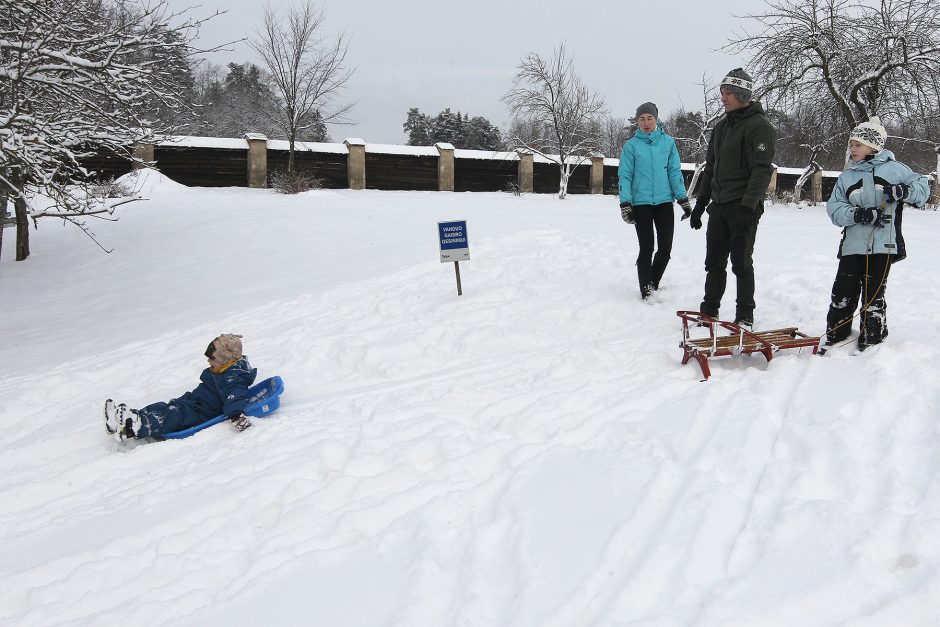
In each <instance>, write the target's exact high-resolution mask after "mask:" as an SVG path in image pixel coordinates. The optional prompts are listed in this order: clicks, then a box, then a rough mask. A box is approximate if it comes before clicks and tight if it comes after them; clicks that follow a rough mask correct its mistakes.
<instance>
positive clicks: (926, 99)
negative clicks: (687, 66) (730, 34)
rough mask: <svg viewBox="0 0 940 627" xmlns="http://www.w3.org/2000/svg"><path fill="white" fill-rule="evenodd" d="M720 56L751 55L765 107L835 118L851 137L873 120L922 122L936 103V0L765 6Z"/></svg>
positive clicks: (939, 65)
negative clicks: (916, 118) (806, 106)
mask: <svg viewBox="0 0 940 627" xmlns="http://www.w3.org/2000/svg"><path fill="white" fill-rule="evenodd" d="M747 17H748V18H750V19H751V20H753V23H756V24H757V25H758V27H757V28H756V29H754V31H753V32H747V31H744V32H741V33H739V34H737V35H736V36H735V37H734V38H733V39H731V41H729V43H728V44H727V45H726V46H725V48H724V49H725V50H726V51H730V52H732V53H736V54H737V53H741V54H747V55H750V56H751V58H750V62H749V67H751V68H752V69H753V70H754V72H755V73H756V75H757V76H759V77H760V82H761V84H762V85H763V87H762V88H761V92H760V95H762V98H763V100H764V101H765V103H769V105H770V106H774V107H776V108H779V109H782V110H790V109H792V108H793V107H794V106H795V105H797V104H799V103H807V102H808V103H813V104H814V105H816V106H819V107H824V108H826V109H829V110H832V111H835V112H838V114H839V115H840V116H841V118H842V119H843V120H844V124H845V130H846V131H847V130H849V129H851V128H853V127H854V126H856V125H857V124H859V123H860V122H864V121H866V120H868V119H869V118H870V117H871V116H872V115H875V114H878V115H880V116H881V117H882V119H884V118H886V117H889V118H890V117H894V118H902V117H906V116H911V115H921V116H924V115H927V114H929V112H930V111H931V110H935V108H936V103H937V100H938V96H940V3H938V2H937V1H936V0H881V1H879V2H859V1H858V0H769V1H768V2H767V9H766V10H765V11H763V12H761V13H756V14H753V15H749V16H747Z"/></svg>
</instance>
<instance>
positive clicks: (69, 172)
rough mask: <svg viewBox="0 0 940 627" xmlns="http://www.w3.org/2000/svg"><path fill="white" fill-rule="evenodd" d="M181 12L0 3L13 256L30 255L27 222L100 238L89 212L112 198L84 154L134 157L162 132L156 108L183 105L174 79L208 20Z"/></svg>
mask: <svg viewBox="0 0 940 627" xmlns="http://www.w3.org/2000/svg"><path fill="white" fill-rule="evenodd" d="M180 18H181V14H180V13H171V12H169V11H167V8H166V2H165V0H163V1H156V2H148V3H147V4H135V3H134V2H121V3H117V4H113V5H112V4H109V3H108V2H106V1H102V0H0V196H8V197H9V200H10V201H12V204H13V206H14V210H15V215H16V221H17V247H16V248H17V251H16V252H17V254H16V259H17V260H23V259H25V258H26V257H27V256H29V225H28V220H29V219H32V220H33V223H34V226H35V224H36V221H37V220H38V219H39V218H40V217H49V216H51V217H57V218H60V219H63V220H65V221H68V222H72V223H74V224H76V225H78V226H79V227H81V228H82V229H83V230H84V231H85V232H86V233H87V234H89V236H91V237H92V239H94V236H93V234H91V232H90V230H89V229H88V227H87V224H86V221H85V219H86V217H88V216H98V217H108V216H109V215H111V213H112V212H113V210H114V206H115V203H114V202H112V201H111V200H107V199H103V198H100V197H99V196H97V195H95V194H94V193H92V192H90V191H89V189H88V187H87V181H88V178H89V176H88V175H89V173H88V172H87V171H86V170H85V168H83V167H82V165H81V163H80V160H81V159H82V158H83V157H84V156H85V155H89V154H92V153H95V152H99V151H109V152H112V153H115V154H118V155H122V156H125V157H127V158H128V159H130V158H131V155H130V151H129V146H131V145H132V144H133V143H134V142H135V141H139V140H148V139H149V138H150V136H151V135H152V134H153V133H154V132H159V131H161V130H164V129H161V128H157V127H156V126H157V124H158V123H157V122H156V121H155V120H154V119H153V117H152V116H151V115H150V113H151V112H154V111H156V110H158V109H160V110H162V111H168V110H171V109H173V108H178V107H184V106H185V103H184V102H182V100H181V99H180V98H179V97H178V95H177V92H176V90H174V81H175V80H176V79H177V78H178V76H179V72H180V71H181V70H182V69H183V66H184V65H185V60H186V58H187V57H188V56H190V55H191V54H192V53H193V52H194V50H193V49H192V48H191V47H190V46H189V41H191V39H192V37H193V36H195V32H196V30H197V29H198V25H199V24H200V23H201V22H202V21H204V20H200V21H192V20H188V21H185V22H184V23H183V24H182V25H173V23H176V22H179V21H180ZM31 199H32V200H35V202H30V200H31Z"/></svg>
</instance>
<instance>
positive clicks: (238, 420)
mask: <svg viewBox="0 0 940 627" xmlns="http://www.w3.org/2000/svg"><path fill="white" fill-rule="evenodd" d="M229 420H231V421H232V428H233V429H235V430H236V431H238V432H239V433H241V432H242V431H244V430H245V429H247V428H248V427H250V426H251V421H249V420H248V416H246V415H245V414H243V413H241V412H239V413H237V414H232V415H231V416H230V417H229Z"/></svg>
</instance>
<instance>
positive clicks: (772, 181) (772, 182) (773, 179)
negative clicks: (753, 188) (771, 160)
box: [767, 163, 777, 198]
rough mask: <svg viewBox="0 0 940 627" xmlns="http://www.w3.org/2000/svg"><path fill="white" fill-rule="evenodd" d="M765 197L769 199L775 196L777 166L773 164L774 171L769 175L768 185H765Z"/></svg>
mask: <svg viewBox="0 0 940 627" xmlns="http://www.w3.org/2000/svg"><path fill="white" fill-rule="evenodd" d="M767 195H768V196H770V197H771V198H774V197H776V196H777V164H776V163H775V164H774V171H773V172H771V173H770V183H769V184H768V185H767Z"/></svg>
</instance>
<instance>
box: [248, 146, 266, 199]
mask: <svg viewBox="0 0 940 627" xmlns="http://www.w3.org/2000/svg"><path fill="white" fill-rule="evenodd" d="M245 140H246V141H247V142H248V187H253V188H264V187H267V186H268V138H267V137H265V136H264V135H263V134H262V133H245Z"/></svg>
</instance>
